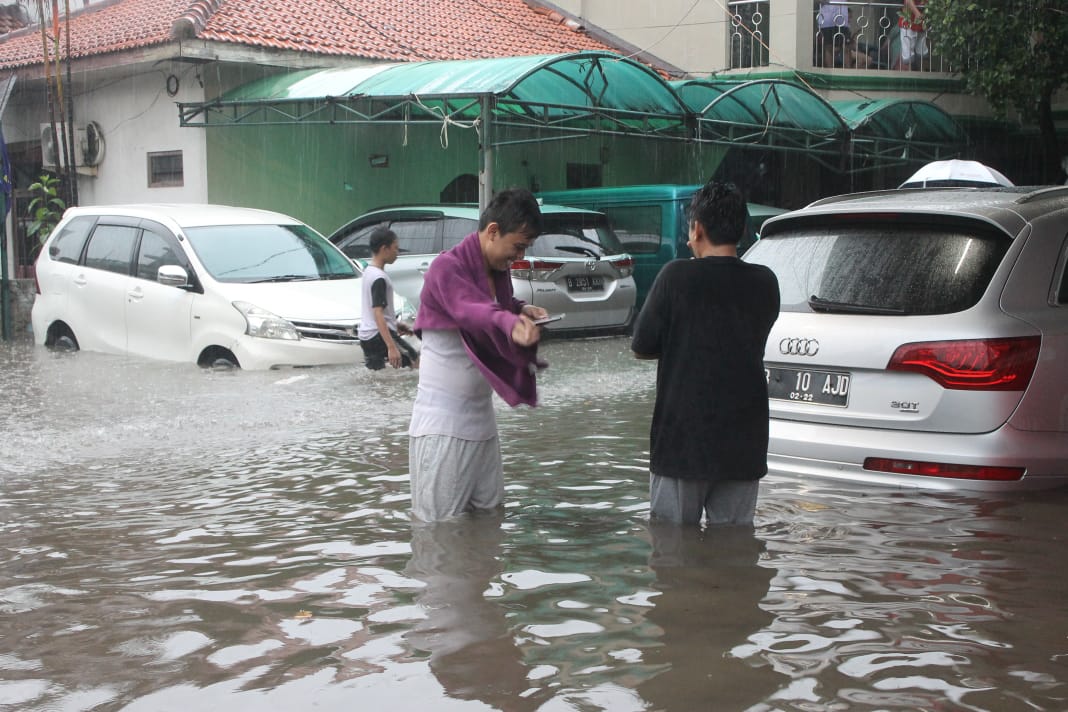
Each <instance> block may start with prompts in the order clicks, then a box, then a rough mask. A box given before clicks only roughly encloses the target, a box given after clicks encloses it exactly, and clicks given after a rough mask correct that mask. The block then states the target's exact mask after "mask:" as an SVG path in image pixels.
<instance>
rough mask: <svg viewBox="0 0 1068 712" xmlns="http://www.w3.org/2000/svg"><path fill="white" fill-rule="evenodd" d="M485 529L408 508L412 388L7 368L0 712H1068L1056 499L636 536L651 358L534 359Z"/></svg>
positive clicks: (645, 531) (100, 361)
mask: <svg viewBox="0 0 1068 712" xmlns="http://www.w3.org/2000/svg"><path fill="white" fill-rule="evenodd" d="M545 352H546V354H547V356H548V358H549V360H550V361H551V362H552V363H553V366H552V367H551V368H550V370H549V371H547V372H546V373H545V374H544V376H543V378H542V381H541V392H542V407H540V408H538V409H535V410H530V409H526V408H524V409H520V410H517V411H512V410H508V409H506V408H505V409H502V410H501V411H500V412H499V423H500V429H501V434H502V442H503V450H504V458H505V470H506V478H507V483H508V489H507V497H506V499H507V508H506V510H505V512H504V514H503V516H502V517H499V518H498V517H491V516H487V517H475V518H470V519H461V520H459V521H455V522H447V523H443V524H438V525H432V526H415V527H413V525H412V524H411V522H410V521H409V518H408V516H407V506H408V482H407V435H406V428H407V420H408V415H409V413H410V404H411V399H412V397H413V395H414V390H415V377H414V374H411V373H393V372H391V373H380V374H370V373H367V372H365V371H363V370H360V369H313V370H294V371H278V372H269V373H252V372H232V373H231V372H209V371H201V370H199V369H197V368H195V367H192V366H183V365H173V364H160V363H154V362H143V361H131V360H127V359H119V358H113V357H106V356H100V355H95V354H87V353H79V354H75V355H53V354H49V353H47V352H45V351H42V350H37V349H34V348H32V347H28V346H26V345H16V346H10V345H8V346H4V347H2V349H0V403H2V404H3V407H2V408H0V425H2V426H3V438H2V442H0V557H2V567H0V613H2V615H3V618H4V621H5V630H4V633H3V638H2V639H0V708H2V709H18V710H63V711H73V710H131V711H151V712H160V711H171V710H175V711H181V712H186V711H187V710H209V709H226V710H227V712H231V711H238V710H250V711H252V710H255V711H257V712H259V711H261V710H307V709H313V708H314V709H322V710H350V709H353V708H357V707H358V708H365V709H383V710H390V709H398V708H402V709H433V710H450V709H487V708H495V709H500V710H508V711H511V710H545V711H547V712H554V711H556V710H612V711H613V712H627V711H628V710H647V709H648V710H652V709H657V710H672V711H679V712H689V711H690V710H717V711H718V710H725V711H730V710H747V709H751V710H768V711H770V710H857V709H870V710H889V709H894V710H936V709H937V710H992V711H994V710H996V711H998V712H1001V711H1002V710H1035V709H1039V710H1064V709H1068V699H1066V698H1068V685H1066V681H1068V670H1066V663H1068V639H1066V636H1068V630H1066V629H1065V621H1066V620H1068V616H1066V612H1068V611H1066V610H1065V609H1066V603H1065V594H1064V584H1063V583H1062V577H1061V575H1060V574H1061V572H1060V565H1061V562H1063V561H1064V554H1063V550H1064V546H1065V532H1066V524H1065V521H1064V517H1063V516H1062V512H1063V508H1064V504H1065V495H1064V494H1061V493H1056V494H1050V493H1045V494H1043V495H1041V496H1037V495H1033V496H1028V497H1017V498H1005V497H1002V498H991V497H987V498H984V499H977V498H970V497H967V496H954V495H947V494H924V493H915V492H898V491H892V490H881V489H875V488H866V489H851V488H848V487H843V486H841V485H837V484H835V485H829V484H821V483H802V482H799V481H795V480H790V479H786V478H769V479H766V480H765V481H764V485H763V487H762V498H761V501H760V504H759V507H758V513H757V517H758V518H757V530H756V532H755V536H754V535H751V534H746V533H738V532H730V531H719V532H698V531H680V530H679V529H677V528H673V527H665V528H657V527H654V528H651V527H650V526H649V525H648V524H647V522H646V520H645V511H646V507H645V505H646V494H647V493H646V470H645V466H646V462H647V428H648V419H649V414H650V411H651V406H652V398H653V373H654V368H655V367H654V366H653V365H651V364H649V363H642V362H637V361H635V360H633V359H632V358H631V357H630V355H629V351H628V350H627V342H626V340H624V339H601V340H589V341H575V342H550V343H549V344H547V345H546V347H545Z"/></svg>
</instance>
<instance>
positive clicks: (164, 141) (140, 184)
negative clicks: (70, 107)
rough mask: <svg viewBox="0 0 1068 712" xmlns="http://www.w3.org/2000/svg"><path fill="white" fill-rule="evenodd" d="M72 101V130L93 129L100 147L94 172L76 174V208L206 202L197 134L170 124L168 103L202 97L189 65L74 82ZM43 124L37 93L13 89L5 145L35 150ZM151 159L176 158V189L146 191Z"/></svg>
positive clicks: (172, 113) (172, 115)
mask: <svg viewBox="0 0 1068 712" xmlns="http://www.w3.org/2000/svg"><path fill="white" fill-rule="evenodd" d="M171 74H173V75H174V76H176V77H177V78H178V92H177V94H176V95H175V96H173V97H172V96H169V95H168V93H167V77H168V76H169V75H171ZM37 84H38V85H39V84H40V83H39V82H38V83H37ZM73 96H74V123H75V126H76V127H80V126H85V124H86V122H88V121H95V122H97V123H98V124H99V125H100V126H101V128H102V129H103V136H104V144H105V150H104V158H103V160H102V161H101V162H100V164H99V165H98V166H96V167H95V169H83V170H82V171H80V172H79V177H78V194H79V196H78V197H79V200H78V202H79V203H80V204H82V205H107V204H116V203H131V202H191V203H203V202H207V195H208V191H207V169H206V161H205V138H204V129H199V128H181V127H180V126H179V124H178V107H177V105H176V102H178V101H203V97H204V90H203V89H202V88H201V87H200V83H199V82H198V81H197V80H196V76H195V70H194V69H192V68H191V67H190V65H188V64H186V65H177V64H172V63H169V62H168V63H160V64H155V65H143V66H140V67H136V68H130V67H124V68H121V69H120V70H110V71H100V72H94V73H93V74H91V75H86V76H82V77H78V76H75V78H74V95H73ZM47 121H48V110H47V106H46V104H45V101H44V97H43V94H42V92H41V91H40V89H39V87H33V88H31V87H29V86H22V87H20V86H19V85H16V89H15V92H14V93H13V95H12V98H11V101H10V102H9V104H8V107H7V109H6V111H5V112H4V117H3V125H4V136H5V138H6V140H7V142H8V144H9V145H10V144H12V143H16V142H22V141H30V142H36V141H37V140H38V138H39V135H40V125H41V124H42V123H46V122H47ZM155 151H181V152H182V159H183V168H184V173H185V176H184V185H183V186H181V187H160V188H150V187H148V154H149V152H155ZM94 172H95V175H89V174H91V173H94Z"/></svg>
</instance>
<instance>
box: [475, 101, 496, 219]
mask: <svg viewBox="0 0 1068 712" xmlns="http://www.w3.org/2000/svg"><path fill="white" fill-rule="evenodd" d="M495 99H496V97H495V96H494V95H493V94H483V95H482V98H481V99H480V100H479V104H480V105H481V106H480V109H479V113H480V114H481V119H482V127H481V129H480V131H479V142H478V160H479V167H478V213H479V215H481V214H482V211H483V210H485V209H486V206H487V205H489V201H490V198H492V197H493V162H494V161H495V160H496V156H495V154H494V151H493V105H494V103H495V101H494V100H495Z"/></svg>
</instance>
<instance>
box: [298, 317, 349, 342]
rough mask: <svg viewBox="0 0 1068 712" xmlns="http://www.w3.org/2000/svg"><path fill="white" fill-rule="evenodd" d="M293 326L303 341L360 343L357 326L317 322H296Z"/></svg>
mask: <svg viewBox="0 0 1068 712" xmlns="http://www.w3.org/2000/svg"><path fill="white" fill-rule="evenodd" d="M292 323H293V326H295V327H296V328H297V333H298V334H300V338H302V339H313V340H315V341H337V342H341V343H351V342H356V341H359V337H357V336H356V325H355V324H338V323H330V322H316V321H294V322H292Z"/></svg>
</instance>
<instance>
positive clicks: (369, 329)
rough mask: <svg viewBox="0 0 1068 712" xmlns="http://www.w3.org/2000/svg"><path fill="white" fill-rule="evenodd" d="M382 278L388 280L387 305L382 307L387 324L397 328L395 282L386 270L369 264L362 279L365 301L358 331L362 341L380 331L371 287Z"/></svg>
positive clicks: (357, 334) (390, 328)
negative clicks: (394, 301) (394, 305)
mask: <svg viewBox="0 0 1068 712" xmlns="http://www.w3.org/2000/svg"><path fill="white" fill-rule="evenodd" d="M380 279H384V280H386V306H385V308H384V309H382V314H383V315H385V317H386V326H388V327H389V330H390V331H396V330H397V314H396V312H395V311H394V310H393V282H392V280H390V278H389V275H388V274H386V271H385V270H383V269H380V268H378V267H375V266H374V265H373V264H368V265H367V267H365V268H364V270H363V279H362V280H361V281H362V282H363V285H362V292H363V303H362V304H361V305H360V306H361V308H362V311H363V314H362V316H361V317H360V328H359V330H358V331H357V332H356V336H358V337H360V340H361V341H367V339H371V338H374V335H375V334H377V333H378V323H377V322H376V321H375V306H374V304H373V303H372V300H371V288H372V287H373V286H374V284H375V282H377V281H378V280H380Z"/></svg>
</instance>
